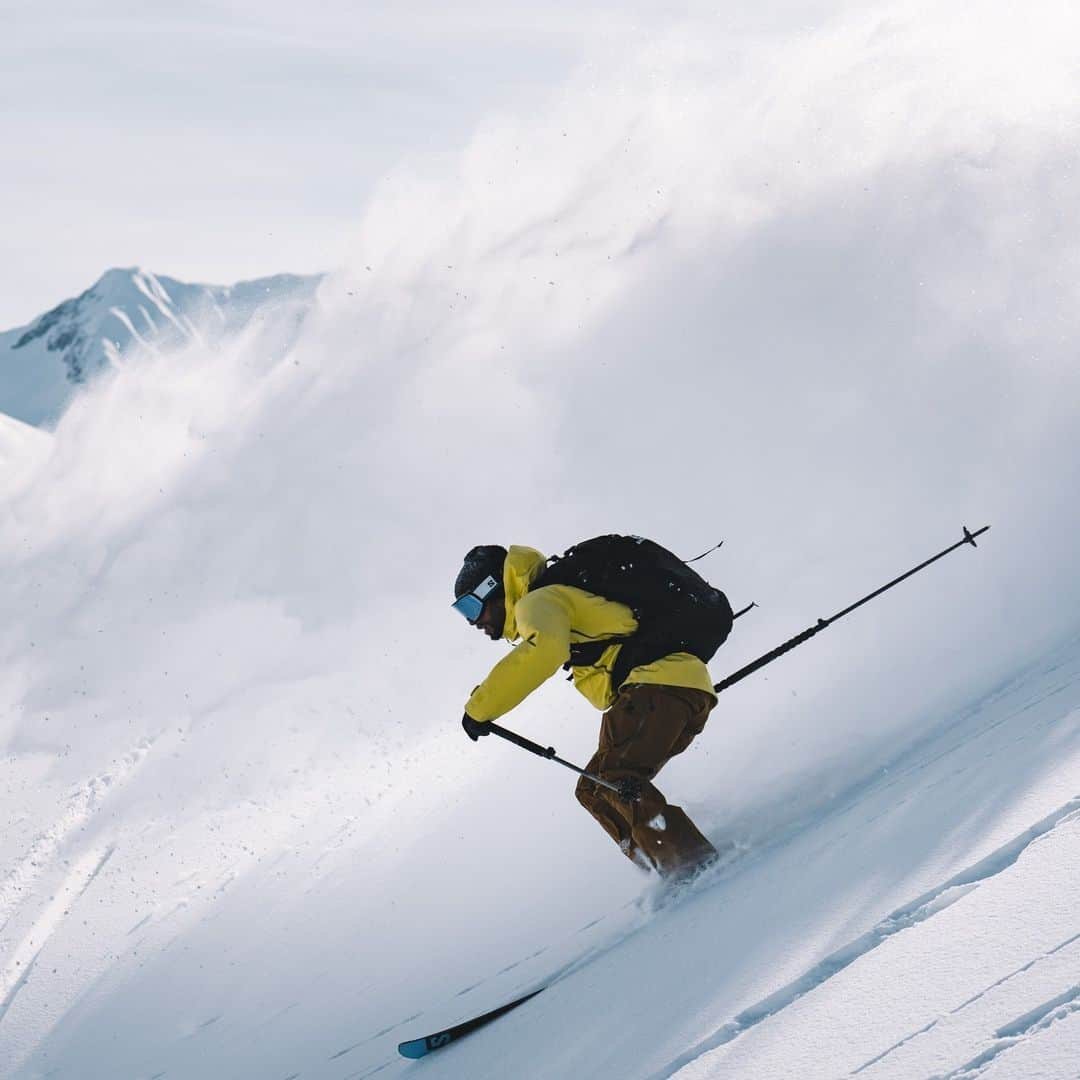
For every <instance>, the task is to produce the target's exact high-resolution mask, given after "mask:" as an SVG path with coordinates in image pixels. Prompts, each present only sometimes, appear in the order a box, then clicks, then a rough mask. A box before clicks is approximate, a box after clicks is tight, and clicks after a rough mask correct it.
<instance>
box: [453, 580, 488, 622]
mask: <svg viewBox="0 0 1080 1080" xmlns="http://www.w3.org/2000/svg"><path fill="white" fill-rule="evenodd" d="M498 587H499V583H498V582H497V581H496V580H495V579H494V578H493V577H492V576H491V575H490V574H488V576H487V577H486V578H484V580H483V581H481V582H480V584H479V585H477V586H476V588H475V589H473V591H472V592H467V593H466V594H465V595H464V596H459V597H458V598H457V599H456V600H455V601H454V602H453V604H451V607H452V608H453V609H454V610H455V611H457V612H460V613H461V614H462V615H464V616H465V618H466V619H467V620H468V621H469V622H470V623H472V624H473V625H475V624H476V620H477V619H479V618H480V615H481V614H482V613H483V610H484V604H486V603H487V598H488V597H489V596H490V595H491V594H492V593H493V592H494V591H495V590H496V589H497V588H498Z"/></svg>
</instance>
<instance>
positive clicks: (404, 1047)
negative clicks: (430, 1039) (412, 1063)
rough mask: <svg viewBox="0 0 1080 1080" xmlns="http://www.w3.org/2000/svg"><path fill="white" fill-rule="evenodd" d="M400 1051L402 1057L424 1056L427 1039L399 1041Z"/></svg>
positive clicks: (426, 1050) (426, 1049)
mask: <svg viewBox="0 0 1080 1080" xmlns="http://www.w3.org/2000/svg"><path fill="white" fill-rule="evenodd" d="M397 1049H398V1053H399V1054H400V1055H401V1056H402V1057H407V1058H422V1057H423V1056H424V1055H425V1054H426V1053H427V1052H428V1048H427V1039H412V1040H410V1041H409V1042H403V1043H398V1048H397Z"/></svg>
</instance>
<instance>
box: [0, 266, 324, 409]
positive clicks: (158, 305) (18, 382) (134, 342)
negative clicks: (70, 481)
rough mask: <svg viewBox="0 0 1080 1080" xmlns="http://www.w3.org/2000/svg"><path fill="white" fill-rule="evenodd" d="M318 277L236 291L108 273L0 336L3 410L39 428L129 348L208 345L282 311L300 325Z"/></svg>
mask: <svg viewBox="0 0 1080 1080" xmlns="http://www.w3.org/2000/svg"><path fill="white" fill-rule="evenodd" d="M320 281H321V275H317V276H310V277H301V276H298V275H291V274H278V275H275V276H273V277H267V278H261V279H257V280H255V281H247V282H240V283H238V284H236V285H233V286H221V285H198V284H188V283H186V282H182V281H179V280H177V279H176V278H171V277H165V276H159V275H157V274H154V273H152V272H151V271H149V270H146V269H144V268H143V267H140V266H126V267H112V268H111V269H109V270H106V271H105V272H104V273H103V274H102V275H101V277H99V278H98V279H97V281H95V282H94V284H93V285H91V286H90V287H89V288H88V289H86V290H85V291H84V292H82V293H80V294H79V295H78V296H75V297H72V298H70V299H68V300H64V301H63V302H62V303H60V304H58V305H57V306H56V307H54V308H52V309H51V310H49V311H47V312H45V313H44V314H43V315H39V316H38V317H37V318H36V319H34V320H33V321H32V322H31V323H29V324H27V325H26V326H22V327H17V328H15V329H14V330H9V331H7V332H6V333H0V412H6V413H8V414H9V415H11V416H14V417H17V418H18V419H20V420H24V421H26V422H27V423H30V424H35V425H40V424H46V423H50V422H52V421H54V420H56V419H57V418H58V417H59V415H60V413H61V412H62V411H63V409H64V407H65V406H66V405H67V403H68V401H69V400H70V399H71V397H72V396H73V394H74V393H76V392H77V390H78V388H79V387H80V386H81V385H82V384H83V383H85V382H86V381H87V380H88V379H90V378H91V377H92V376H94V375H95V374H97V373H98V372H100V371H102V370H104V369H106V368H108V367H110V366H112V365H113V364H115V363H116V362H117V361H118V360H119V359H120V357H121V355H122V354H123V353H124V352H125V351H126V350H128V349H130V348H132V347H133V346H141V347H144V348H149V349H152V350H155V351H157V350H161V349H168V348H173V347H175V346H177V345H180V344H183V343H184V342H186V341H200V342H213V341H215V340H219V339H220V338H222V337H224V336H227V335H229V334H232V333H235V332H237V331H239V330H240V329H242V328H243V327H244V326H246V325H247V324H248V323H249V322H250V320H251V319H252V317H253V316H254V315H255V314H256V312H258V311H266V310H268V309H270V308H278V307H280V306H282V305H287V306H288V307H289V308H290V310H293V311H294V314H297V315H299V316H300V318H299V320H295V319H294V325H299V322H300V321H302V318H303V315H304V314H305V313H306V310H307V308H308V307H309V306H310V304H311V302H312V300H313V298H314V294H315V290H316V288H317V287H318V284H319V282H320Z"/></svg>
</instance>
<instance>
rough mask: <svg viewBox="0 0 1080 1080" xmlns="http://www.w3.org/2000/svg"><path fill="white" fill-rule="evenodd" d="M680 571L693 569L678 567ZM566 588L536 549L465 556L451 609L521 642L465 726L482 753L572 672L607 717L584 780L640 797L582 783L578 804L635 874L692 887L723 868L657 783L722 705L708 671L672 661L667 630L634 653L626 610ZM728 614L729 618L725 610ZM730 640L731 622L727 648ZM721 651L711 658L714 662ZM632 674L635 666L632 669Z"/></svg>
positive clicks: (487, 683)
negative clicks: (502, 727) (490, 738)
mask: <svg viewBox="0 0 1080 1080" xmlns="http://www.w3.org/2000/svg"><path fill="white" fill-rule="evenodd" d="M599 539H606V540H617V541H622V542H629V541H630V540H633V541H635V542H636V543H639V544H649V543H650V542H648V541H641V540H640V539H639V538H624V537H610V538H599ZM594 543H595V542H594ZM581 546H582V547H584V546H585V545H581ZM650 546H652V547H654V548H655V550H657V551H659V552H662V553H663V554H664V555H666V556H669V557H670V558H671V559H675V557H674V556H670V553H668V552H665V551H664V549H661V548H659V547H657V546H655V545H650ZM573 550H574V549H571V552H568V553H567V555H568V556H569V555H571V554H572V552H573ZM676 561H678V560H676ZM554 565H555V566H559V565H560V564H559V562H558V561H555V562H554ZM565 565H567V566H568V565H570V564H569V563H566V564H565ZM679 566H681V567H682V569H683V570H684V571H687V570H688V568H686V567H685V564H682V563H681V562H679ZM624 569H625V568H624ZM689 573H690V574H693V572H692V571H689ZM562 576H563V578H564V579H565V578H566V577H567V575H566V574H564V575H562ZM558 577H559V575H557V574H554V575H553V574H552V573H551V567H550V566H549V565H548V560H546V559H545V557H544V556H543V555H542V554H541V553H540V552H539V551H537V550H535V549H534V548H530V547H518V546H512V547H511V548H510V549H509V551H508V550H507V549H506V548H504V547H501V546H499V545H487V546H480V547H475V548H473V549H472V550H471V551H470V552H469V553H468V554H467V555H466V556H465V562H464V565H463V566H462V568H461V572H460V573H459V574H458V576H457V580H456V581H455V583H454V597H455V600H454V604H453V606H454V608H455V609H456V610H457V611H458V612H459V613H460V614H462V615H463V616H464V617H465V618H466V619H467V620H468V622H469V623H470V624H471V625H473V626H475V627H477V628H478V629H479V630H481V631H483V632H484V633H485V634H487V636H488V637H489V638H491V639H492V640H499V639H500V638H505V639H507V640H509V641H519V642H520V643H519V644H518V645H517V647H516V648H515V649H514V650H513V651H512V652H511V653H510V654H509V655H507V656H505V657H504V658H503V659H502V660H500V661H499V662H498V663H497V664H496V665H495V667H494V668H493V669H492V670H491V672H490V674H489V675H488V676H487V678H486V679H485V680H484V681H483V682H482V683H481V684H480V685H479V686H478V687H477V688H476V689H475V690H474V691H473V693H472V695H471V696H470V698H469V700H468V702H467V703H466V705H465V715H464V718H463V719H462V727H463V728H464V729H465V733H466V734H467V735H468V736H469V738H470V739H472V740H473V741H474V742H475V741H476V740H477V739H478V738H479V737H480V736H482V735H488V734H490V729H489V728H488V727H487V722H488V721H492V720H496V719H498V718H499V717H501V716H503V715H504V714H505V713H507V712H509V711H510V710H511V709H513V708H514V707H515V706H517V705H518V704H520V703H521V701H523V700H524V698H525V697H527V696H528V695H529V694H530V693H532V691H533V690H535V689H536V688H537V687H538V686H539V685H540V684H541V683H543V682H544V681H545V680H546V679H548V678H550V677H551V676H552V675H554V674H555V672H557V671H558V670H559V668H560V667H562V666H564V665H565V666H568V667H569V668H570V672H571V677H572V679H573V682H574V685H575V687H576V688H577V689H578V690H579V691H580V692H581V693H582V694H584V695H585V697H586V698H588V700H589V701H590V702H591V703H592V704H593V705H595V706H596V707H597V708H598V709H600V710H602V711H603V718H602V721H601V726H600V741H599V746H598V747H597V751H596V753H595V754H594V755H593V757H592V758H591V760H590V761H589V763H588V765H587V766H586V771H587V772H589V773H592V774H593V775H595V776H598V777H600V778H601V779H604V780H606V781H608V782H610V783H612V784H620V785H622V788H623V790H624V791H626V790H633V791H634V792H635V794H637V797H636V798H635V799H633V800H631V799H628V798H624V797H622V796H620V795H618V794H616V793H615V792H614V791H612V790H610V789H608V788H605V787H601V786H600V785H598V784H596V783H594V782H593V781H592V780H590V779H588V778H587V777H584V776H583V777H582V778H581V779H580V781H579V782H578V785H577V790H576V795H577V798H578V801H579V802H580V803H581V804H582V805H583V806H584V807H585V808H586V809H587V810H588V811H589V813H591V814H592V815H593V817H595V818H596V820H597V821H598V822H599V823H600V824H601V825H602V826H603V828H604V829H605V831H606V832H607V833H608V834H609V835H610V836H611V837H612V839H614V840H615V842H616V843H617V844H618V845H619V847H620V849H621V850H622V851H623V853H624V854H625V855H627V856H628V857H629V858H630V859H632V860H633V861H634V862H635V863H636V864H637V865H639V866H641V867H643V868H645V869H652V870H656V871H657V872H658V873H659V874H660V875H661V876H662V877H663V878H664V879H665V880H668V881H681V880H685V879H688V878H690V877H693V876H695V875H696V874H697V873H698V872H700V871H701V870H702V869H704V868H705V867H707V866H708V865H710V864H711V863H712V862H714V861H715V860H716V859H717V851H716V849H715V848H714V847H713V845H712V844H711V843H710V842H709V841H708V840H707V839H706V837H705V836H703V835H702V833H701V832H700V830H699V829H698V828H697V826H695V825H694V823H693V822H692V821H691V820H690V818H689V817H688V816H687V815H686V813H685V812H684V811H683V810H682V809H681V808H680V807H678V806H672V805H671V804H670V803H668V802H667V800H666V799H665V798H664V796H663V795H662V794H661V793H660V791H659V790H658V789H657V788H656V787H655V786H654V785H653V783H652V779H653V777H655V776H656V774H657V773H658V772H659V771H660V769H661V768H662V767H663V766H664V765H665V764H666V763H667V762H668V761H670V760H671V759H672V758H673V757H675V755H676V754H681V753H682V752H683V751H684V750H685V749H686V748H687V747H688V746H689V745H690V743H691V742H692V741H693V740H694V738H695V736H697V735H698V734H700V732H701V730H702V728H704V726H705V721H706V720H707V719H708V716H709V713H710V711H711V710H712V708H713V706H714V705H715V704H716V695H715V693H714V692H713V686H712V680H711V679H710V677H709V672H708V669H707V667H706V666H705V663H704V661H703V660H702V659H699V657H698V656H696V655H692V654H691V653H690V652H688V651H681V650H677V649H676V648H671V650H670V651H669V652H665V651H664V650H665V649H666V648H667V647H668V645H669V644H670V642H671V641H673V640H675V639H674V638H672V637H671V633H670V630H669V631H668V632H667V636H666V637H664V636H662V635H660V636H658V635H657V634H656V633H655V632H653V635H652V642H651V644H652V646H653V648H652V651H651V652H650V651H649V648H648V646H645V647H644V649H642V648H641V647H639V648H637V650H636V651H634V649H633V647H632V644H631V643H633V642H634V641H635V634H637V632H638V631H639V629H640V630H641V634H640V635H639V636H641V637H644V636H646V630H645V629H644V628H641V627H639V622H638V619H637V618H636V617H635V614H634V611H633V610H631V607H630V606H628V605H627V604H625V603H619V602H617V601H615V600H612V599H609V598H605V597H604V596H602V595H598V594H597V593H594V592H590V591H588V590H587V589H585V588H581V587H579V586H578V585H574V584H567V583H565V581H564V582H563V583H558V582H557V581H556V583H549V581H550V580H551V579H553V578H554V579H557V578H558ZM694 577H696V575H694ZM697 580H698V581H700V580H701V579H697ZM702 584H705V587H706V588H709V589H711V587H710V586H708V585H707V584H706V583H702ZM712 591H713V592H716V595H717V596H719V597H721V598H722V599H723V594H721V593H718V592H717V591H716V590H712ZM723 605H724V608H725V609H726V612H727V615H728V616H730V607H728V606H727V601H726V599H723ZM728 629H730V618H729V621H728V622H727V624H726V627H725V628H724V629H723V630H722V634H721V636H720V640H722V639H723V637H725V636H726V634H727V630H728ZM715 647H716V645H715V644H714V645H712V647H711V648H709V649H706V650H704V651H705V653H706V654H707V655H709V656H711V654H712V651H713V650H714V649H715ZM624 650H625V651H624ZM698 651H699V652H701V651H702V650H700V649H699V650H698ZM654 653H656V654H657V655H655V656H654V655H653V654H654ZM621 654H622V662H620V655H621ZM636 659H642V660H643V661H645V662H642V663H635V660H636ZM628 663H634V666H633V667H629V668H628V667H627V664H628ZM638 793H639V794H638Z"/></svg>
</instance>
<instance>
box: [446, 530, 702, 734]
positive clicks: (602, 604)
mask: <svg viewBox="0 0 1080 1080" xmlns="http://www.w3.org/2000/svg"><path fill="white" fill-rule="evenodd" d="M546 561H547V560H546V559H545V558H544V556H543V555H541V554H540V552H539V551H537V550H536V549H535V548H529V547H518V546H513V547H511V548H510V549H509V554H508V555H507V558H506V563H505V566H504V569H503V587H504V589H505V591H506V625H505V626H504V627H503V637H504V638H506V639H507V640H508V641H516V640H517V639H518V638H520V639H521V643H520V644H519V645H517V646H516V647H515V648H514V650H513V652H511V653H510V654H509V655H508V656H504V657H503V658H502V660H500V661H499V662H498V663H497V664H496V665H495V666H494V667H493V668H492V669H491V673H490V674H489V675H488V677H487V678H486V679H485V680H484V681H483V682H482V683H481V684H480V685H479V686H478V687H477V688H476V689H475V690H474V691H473V692H472V697H470V698H469V700H468V702H467V703H466V705H465V711H466V712H467V713H468V714H469V716H471V717H472V718H473V719H474V720H497V719H498V718H499V717H500V716H502V715H503V714H504V713H508V712H509V711H510V710H511V709H513V708H514V707H515V706H517V705H520V704H521V702H522V701H524V700H525V698H526V697H528V696H529V694H531V693H532V692H533V691H534V690H535V689H536V688H537V687H538V686H539V685H540V684H541V683H542V682H544V681H546V680H547V679H549V678H551V676H552V675H554V674H555V672H556V671H558V670H559V668H560V667H562V665H563V664H565V663H566V662H567V660H569V659H570V646H571V645H572V644H574V645H576V644H578V643H580V642H585V641H595V640H596V639H597V638H608V637H617V636H625V635H626V634H632V633H633V632H634V631H635V630H636V629H637V620H636V619H635V618H634V615H633V612H631V610H630V609H629V608H628V607H626V605H625V604H617V603H615V601H613V600H605V599H604V598H603V597H600V596H596V595H594V594H593V593H589V592H586V591H585V590H584V589H578V588H576V587H575V586H573V585H545V586H544V587H543V588H540V589H537V590H536V592H529V591H528V589H529V584H530V582H532V581H533V580H534V579H535V578H536V577H537V576H538V575H539V573H540V572H541V571H542V570H543V569H544V564H545V562H546ZM620 648H621V646H620V645H611V646H609V647H608V648H607V649H605V650H604V652H603V654H602V655H601V657H600V659H599V661H598V662H597V663H596V664H595V665H594V666H589V667H584V666H583V667H574V668H571V674H572V676H573V679H574V686H576V687H577V689H578V690H580V691H581V692H582V693H583V694H584V695H585V697H587V698H588V699H589V701H590V702H592V704H593V705H595V706H596V707H597V708H598V709H608V708H610V707H611V705H612V704H614V701H615V697H616V689H615V688H613V687H612V685H611V667H612V665H613V664H614V663H615V658H616V656H618V654H619V649H620ZM627 682H633V683H658V684H660V685H663V686H685V687H689V688H691V689H694V690H704V691H705V692H706V693H707V694H712V693H713V687H712V679H711V678H710V676H709V669H708V668H707V667H706V666H705V665H704V664H703V663H702V662H701V661H700V660H699V659H698V658H697V657H696V656H691V655H690V654H689V653H683V652H680V653H672V654H671V655H670V656H665V657H664V658H663V659H662V660H657V661H656V662H655V663H652V664H642V665H641V666H640V667H636V668H634V669H633V670H632V671H631V672H630V674H629V676H628V677H627Z"/></svg>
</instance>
